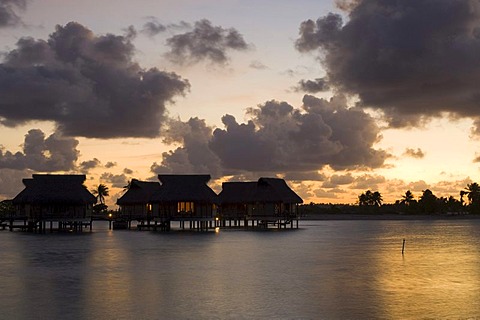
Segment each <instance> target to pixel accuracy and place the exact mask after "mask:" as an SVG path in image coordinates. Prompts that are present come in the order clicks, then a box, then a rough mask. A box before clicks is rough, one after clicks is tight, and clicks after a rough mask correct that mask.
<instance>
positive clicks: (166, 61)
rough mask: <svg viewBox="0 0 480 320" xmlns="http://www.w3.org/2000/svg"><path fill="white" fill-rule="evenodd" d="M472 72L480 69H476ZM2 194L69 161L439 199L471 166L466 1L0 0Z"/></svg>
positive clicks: (476, 152)
mask: <svg viewBox="0 0 480 320" xmlns="http://www.w3.org/2000/svg"><path fill="white" fill-rule="evenodd" d="M477 68H478V69H479V70H477ZM0 136H1V140H0V144H1V149H0V150H1V151H0V198H2V199H4V198H12V197H13V196H15V195H16V194H17V193H18V192H19V191H21V190H22V188H23V185H22V182H21V180H22V178H28V177H30V176H31V174H32V173H84V174H86V175H87V183H86V184H87V185H88V187H89V188H90V189H91V188H93V187H94V186H95V185H98V184H99V183H104V184H106V185H107V186H109V188H110V190H111V192H110V197H108V199H107V204H110V205H113V203H114V202H115V201H116V199H117V198H118V197H119V196H120V195H121V192H122V189H123V186H125V185H126V184H127V183H128V180H130V179H132V178H136V179H140V180H156V176H157V174H159V173H178V174H182V173H183V174H185V173H209V174H211V176H212V180H211V186H212V187H213V188H214V189H215V190H216V191H220V189H221V182H223V181H238V180H257V179H258V178H259V177H274V176H277V177H281V178H285V179H286V180H287V181H288V183H289V185H290V186H291V187H292V188H293V189H294V190H295V191H296V192H297V193H298V194H299V195H300V196H301V197H302V198H303V199H304V201H305V202H307V203H308V202H310V201H313V202H325V203H328V202H332V203H355V202H356V201H357V197H358V195H359V194H361V193H362V192H364V191H365V190H367V189H370V190H374V191H377V190H378V191H380V193H381V194H382V195H383V198H384V201H385V202H394V201H395V200H396V199H400V198H401V196H402V195H403V194H405V191H407V190H411V191H412V192H413V194H414V195H415V196H416V197H418V196H420V195H421V192H422V190H425V189H427V188H428V189H431V190H432V191H433V193H434V194H435V195H436V196H448V195H453V196H455V197H456V198H457V199H458V198H459V192H460V190H461V189H463V188H465V187H466V185H467V184H468V183H471V182H474V181H477V182H479V179H478V174H479V163H480V139H479V138H480V2H479V1H477V0H457V1H452V0H403V1H381V0H363V1H361V0H350V1H349V0H345V1H334V0H316V1H313V0H297V1H291V0H288V1H287V0H262V1H258V0H256V1H253V0H242V1H238V0H236V1H233V0H222V1H220V0H175V1H173V0H164V1H155V0H138V1H108V0H105V1H98V0H96V1H93V0H83V1H69V0H61V1H60V0H41V1H40V0H0Z"/></svg>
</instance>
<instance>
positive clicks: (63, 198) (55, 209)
mask: <svg viewBox="0 0 480 320" xmlns="http://www.w3.org/2000/svg"><path fill="white" fill-rule="evenodd" d="M85 179H86V176H85V175H53V174H34V175H32V179H23V184H24V185H25V189H24V190H22V191H21V192H20V193H19V194H18V195H17V196H16V197H15V198H14V199H13V204H14V205H15V208H16V216H17V217H23V218H24V219H25V220H27V221H28V227H29V228H30V229H34V230H36V229H39V230H40V231H43V230H45V225H46V222H50V227H51V226H52V222H58V227H59V229H62V228H75V229H77V228H80V229H81V228H83V226H84V225H87V224H89V225H90V227H91V218H92V208H93V204H94V203H95V202H96V198H95V196H94V195H92V194H91V193H90V192H89V191H88V190H87V188H86V187H85V186H84V185H83V183H84V181H85Z"/></svg>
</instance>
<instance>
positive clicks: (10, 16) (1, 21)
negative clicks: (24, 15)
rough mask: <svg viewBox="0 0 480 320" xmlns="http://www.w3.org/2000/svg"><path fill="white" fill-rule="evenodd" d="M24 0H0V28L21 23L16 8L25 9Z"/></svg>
mask: <svg viewBox="0 0 480 320" xmlns="http://www.w3.org/2000/svg"><path fill="white" fill-rule="evenodd" d="M26 6H27V1H26V0H0V28H4V27H12V26H16V25H18V24H20V23H21V21H22V20H21V19H20V17H19V16H18V15H17V13H16V11H17V10H25V7H26Z"/></svg>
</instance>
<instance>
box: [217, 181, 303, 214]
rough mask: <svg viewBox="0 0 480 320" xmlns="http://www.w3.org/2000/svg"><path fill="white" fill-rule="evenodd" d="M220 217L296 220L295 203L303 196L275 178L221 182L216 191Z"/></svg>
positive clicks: (296, 210) (296, 205)
mask: <svg viewBox="0 0 480 320" xmlns="http://www.w3.org/2000/svg"><path fill="white" fill-rule="evenodd" d="M219 199H220V205H221V216H222V219H223V220H226V221H228V220H234V221H237V220H240V219H245V221H247V220H253V221H273V222H275V221H276V222H278V223H286V222H289V221H291V220H298V204H300V203H302V202H303V200H302V199H301V198H300V197H299V196H298V195H297V194H296V193H295V192H294V191H293V190H292V189H290V187H289V186H288V185H287V183H286V182H285V180H283V179H278V178H260V179H258V181H257V182H224V183H223V184H222V192H220V194H219Z"/></svg>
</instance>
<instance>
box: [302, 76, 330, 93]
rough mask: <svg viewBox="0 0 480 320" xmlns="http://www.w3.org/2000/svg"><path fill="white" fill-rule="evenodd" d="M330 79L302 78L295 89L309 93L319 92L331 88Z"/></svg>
mask: <svg viewBox="0 0 480 320" xmlns="http://www.w3.org/2000/svg"><path fill="white" fill-rule="evenodd" d="M329 89H330V87H329V86H328V81H327V80H325V79H324V78H317V79H315V80H300V81H299V82H298V85H297V86H296V87H295V91H303V92H307V93H317V92H322V91H327V90H329Z"/></svg>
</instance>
